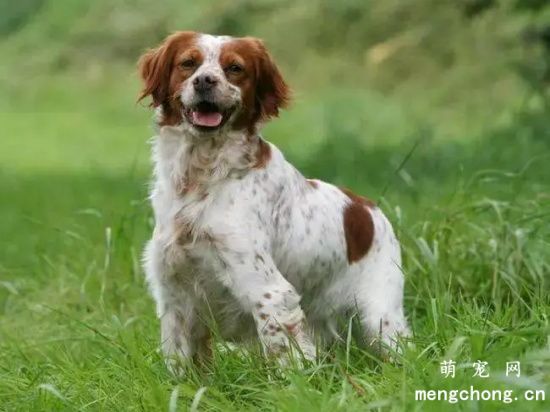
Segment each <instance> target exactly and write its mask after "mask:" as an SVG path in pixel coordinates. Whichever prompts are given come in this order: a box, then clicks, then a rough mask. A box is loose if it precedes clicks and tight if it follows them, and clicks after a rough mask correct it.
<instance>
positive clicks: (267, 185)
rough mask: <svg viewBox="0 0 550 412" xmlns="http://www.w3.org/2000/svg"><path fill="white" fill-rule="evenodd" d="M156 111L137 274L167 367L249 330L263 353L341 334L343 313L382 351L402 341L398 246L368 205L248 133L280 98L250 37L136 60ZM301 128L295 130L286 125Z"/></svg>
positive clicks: (181, 46) (168, 45)
mask: <svg viewBox="0 0 550 412" xmlns="http://www.w3.org/2000/svg"><path fill="white" fill-rule="evenodd" d="M139 73H140V75H141V78H142V79H143V90H142V91H141V94H140V96H139V98H138V99H139V100H141V99H144V98H146V97H148V96H150V97H151V99H152V103H151V106H152V107H154V108H155V109H156V114H155V124H156V129H157V136H155V137H154V139H153V142H152V152H153V154H152V157H153V162H154V178H153V183H152V189H151V195H150V199H151V202H152V207H153V210H154V220H155V227H154V230H153V234H152V237H151V239H150V240H149V242H148V243H147V246H146V248H145V251H144V270H145V273H146V279H147V283H148V285H149V288H150V291H151V294H152V295H153V297H154V299H155V301H156V308H157V315H158V317H159V319H160V325H161V346H162V350H163V352H164V354H165V356H166V358H167V361H168V365H169V366H170V367H174V366H175V365H177V364H180V365H181V361H185V360H189V359H192V358H194V357H195V356H201V354H208V352H209V341H210V333H211V332H210V325H209V322H208V319H214V320H215V324H216V325H217V327H218V331H219V334H220V335H221V336H222V338H224V339H228V340H242V339H245V338H250V337H252V336H257V337H258V338H259V340H260V342H261V344H262V347H263V350H264V352H265V354H266V355H270V356H274V357H276V358H277V359H281V360H282V361H284V360H285V359H286V361H288V357H289V355H290V353H292V352H293V351H292V348H296V349H297V350H298V352H299V353H300V354H301V355H303V357H304V358H305V359H310V360H313V359H315V357H316V345H315V344H314V343H315V340H316V339H317V337H320V340H323V341H324V340H326V339H331V338H332V337H334V336H339V334H340V332H341V331H339V329H338V327H339V324H338V321H337V319H338V318H339V317H340V316H348V315H349V314H350V313H352V312H355V313H357V314H358V318H359V319H360V322H361V325H362V328H361V329H362V330H363V332H364V335H365V339H366V341H367V342H368V343H371V344H372V343H373V342H379V343H381V345H378V346H380V347H381V348H382V349H381V350H382V351H383V352H384V351H388V350H390V349H391V348H392V347H396V345H397V342H398V337H399V336H403V337H407V336H409V329H408V326H407V321H406V318H405V316H404V311H403V284H404V277H403V273H402V270H401V252H400V246H399V243H398V241H397V239H396V236H395V234H394V231H393V229H392V226H391V224H390V222H389V221H388V219H387V218H386V217H385V216H384V214H383V213H382V211H381V210H380V209H379V208H378V207H377V206H376V205H375V203H373V202H372V201H370V200H368V199H366V198H364V197H361V196H358V195H355V194H353V193H352V192H350V191H348V190H346V189H340V188H338V187H335V186H333V185H331V184H329V183H325V182H322V181H320V180H312V179H306V178H305V177H304V176H302V174H300V172H298V171H297V170H296V169H295V168H294V167H293V166H292V165H291V164H289V163H288V162H287V161H286V160H285V158H284V156H283V154H282V153H281V152H280V151H279V150H278V149H277V148H276V147H275V146H274V145H273V144H271V143H269V142H267V141H266V140H264V138H263V137H262V136H261V135H260V129H261V127H262V125H264V124H265V123H266V122H267V121H268V120H270V119H272V118H274V117H277V115H278V114H279V110H280V109H282V108H285V107H286V106H287V104H288V103H289V100H290V90H289V87H288V86H287V84H286V82H285V80H284V79H283V76H282V75H281V72H280V70H279V69H278V68H277V66H276V64H275V63H274V61H273V59H272V57H271V55H270V54H269V53H268V51H267V50H266V47H265V46H264V44H263V42H262V41H261V40H259V39H256V38H251V37H244V38H233V37H229V36H213V35H208V34H201V33H196V32H189V31H183V32H176V33H174V34H172V35H170V36H169V37H167V38H166V39H165V40H164V42H162V44H160V45H159V46H158V47H157V48H155V49H152V50H150V51H148V52H146V53H145V54H144V55H143V56H142V57H141V59H140V62H139ZM296 134H297V135H299V131H298V130H297V131H296Z"/></svg>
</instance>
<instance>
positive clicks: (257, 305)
mask: <svg viewBox="0 0 550 412" xmlns="http://www.w3.org/2000/svg"><path fill="white" fill-rule="evenodd" d="M263 307H264V305H263V303H262V302H258V303H256V308H257V309H261V308H263Z"/></svg>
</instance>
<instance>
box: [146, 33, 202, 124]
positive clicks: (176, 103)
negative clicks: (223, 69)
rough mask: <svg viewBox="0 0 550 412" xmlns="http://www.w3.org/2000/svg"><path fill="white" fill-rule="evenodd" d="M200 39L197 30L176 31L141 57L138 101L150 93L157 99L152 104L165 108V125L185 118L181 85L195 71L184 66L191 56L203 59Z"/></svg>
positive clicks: (199, 61) (199, 59) (179, 121)
mask: <svg viewBox="0 0 550 412" xmlns="http://www.w3.org/2000/svg"><path fill="white" fill-rule="evenodd" d="M196 38H197V33H195V32H192V31H179V32H176V33H174V34H171V35H170V36H168V37H167V38H166V39H165V40H164V42H163V43H162V44H161V45H160V46H158V47H157V48H156V49H152V50H149V51H148V52H146V53H145V54H144V55H143V56H141V58H140V60H139V63H138V67H139V73H140V75H141V78H142V80H143V89H142V91H141V93H140V94H139V96H138V101H140V100H143V99H144V98H145V97H147V96H149V95H150V96H151V97H152V99H153V101H152V102H151V106H153V107H158V106H161V107H162V112H163V119H162V120H161V122H160V125H161V126H166V125H171V126H173V125H176V124H179V123H181V121H182V104H181V101H180V99H179V94H180V91H181V84H182V83H183V82H184V81H185V80H187V78H189V77H190V76H191V75H192V74H193V70H192V69H189V68H185V67H182V65H181V62H183V61H184V60H187V59H193V60H195V61H197V63H201V62H202V59H203V56H202V55H201V52H200V51H199V49H198V48H197V47H196V45H195V42H196Z"/></svg>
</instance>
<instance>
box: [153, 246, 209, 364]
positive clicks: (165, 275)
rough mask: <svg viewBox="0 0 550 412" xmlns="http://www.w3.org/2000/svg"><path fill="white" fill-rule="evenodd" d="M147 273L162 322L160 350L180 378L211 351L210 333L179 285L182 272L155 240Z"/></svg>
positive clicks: (190, 299) (189, 298)
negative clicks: (185, 368)
mask: <svg viewBox="0 0 550 412" xmlns="http://www.w3.org/2000/svg"><path fill="white" fill-rule="evenodd" d="M144 257H145V272H146V276H147V282H148V284H149V288H150V289H151V293H152V295H153V297H154V298H155V303H156V307H157V315H158V317H159V320H160V330H161V348H162V352H163V354H164V356H165V358H166V364H167V366H168V368H169V369H170V370H171V371H172V372H173V373H174V374H176V375H181V374H182V372H183V366H184V365H185V363H186V362H188V361H191V360H192V358H193V357H194V356H195V355H196V354H199V355H202V354H204V353H208V352H209V350H208V349H209V348H207V347H206V345H207V344H208V332H207V330H206V327H205V326H204V324H203V323H202V322H201V321H200V319H199V317H198V315H197V313H196V309H195V304H194V302H193V300H192V298H191V296H190V295H189V294H188V293H187V292H186V291H185V290H184V289H183V288H182V286H181V284H179V283H178V276H181V275H182V274H181V273H178V272H177V271H175V270H174V269H173V268H172V267H171V265H169V264H168V263H167V260H166V256H165V253H164V251H163V247H162V245H161V244H160V243H157V242H156V241H155V240H154V239H153V240H151V241H150V242H149V243H148V245H147V247H146V250H145V256H144Z"/></svg>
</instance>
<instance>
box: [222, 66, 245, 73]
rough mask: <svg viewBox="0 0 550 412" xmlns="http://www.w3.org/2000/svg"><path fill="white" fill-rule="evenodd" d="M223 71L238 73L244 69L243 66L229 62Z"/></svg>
mask: <svg viewBox="0 0 550 412" xmlns="http://www.w3.org/2000/svg"><path fill="white" fill-rule="evenodd" d="M225 71H226V72H227V73H233V74H238V73H242V72H243V71H244V69H243V67H242V66H240V65H238V64H230V65H229V66H227V67H226V68H225Z"/></svg>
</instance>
